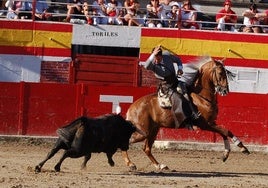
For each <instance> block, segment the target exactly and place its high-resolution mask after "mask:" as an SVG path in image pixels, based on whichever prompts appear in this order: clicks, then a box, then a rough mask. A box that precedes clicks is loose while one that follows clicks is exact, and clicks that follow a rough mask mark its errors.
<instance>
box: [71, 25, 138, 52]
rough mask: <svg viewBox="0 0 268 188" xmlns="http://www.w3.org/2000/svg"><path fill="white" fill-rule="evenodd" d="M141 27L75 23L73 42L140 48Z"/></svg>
mask: <svg viewBox="0 0 268 188" xmlns="http://www.w3.org/2000/svg"><path fill="white" fill-rule="evenodd" d="M140 40H141V27H128V26H113V25H97V26H91V25H78V24H77V25H74V26H73V38H72V44H78V45H90V46H110V47H127V48H139V47H140Z"/></svg>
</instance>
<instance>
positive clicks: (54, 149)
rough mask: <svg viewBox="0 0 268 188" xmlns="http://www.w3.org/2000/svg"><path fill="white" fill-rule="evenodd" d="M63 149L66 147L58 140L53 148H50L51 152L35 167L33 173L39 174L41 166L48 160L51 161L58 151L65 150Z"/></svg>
mask: <svg viewBox="0 0 268 188" xmlns="http://www.w3.org/2000/svg"><path fill="white" fill-rule="evenodd" d="M65 147H66V145H65V143H64V142H63V141H62V140H61V139H60V138H59V139H58V140H57V142H56V144H55V145H54V147H53V148H52V150H51V151H50V152H49V153H48V154H47V157H46V158H45V159H44V160H43V161H42V162H40V163H39V164H38V165H37V166H35V172H41V168H42V167H43V165H44V164H45V163H46V162H47V161H48V160H49V159H51V158H52V157H53V156H54V155H55V154H56V153H57V152H58V151H59V150H60V149H66V148H65Z"/></svg>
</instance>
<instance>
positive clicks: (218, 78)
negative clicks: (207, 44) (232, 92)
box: [200, 59, 234, 96]
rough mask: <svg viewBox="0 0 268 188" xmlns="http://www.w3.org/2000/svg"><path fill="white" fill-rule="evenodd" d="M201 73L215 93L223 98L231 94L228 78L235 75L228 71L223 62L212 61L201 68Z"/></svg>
mask: <svg viewBox="0 0 268 188" xmlns="http://www.w3.org/2000/svg"><path fill="white" fill-rule="evenodd" d="M200 73H201V74H202V75H203V76H202V77H203V79H208V80H209V83H210V88H211V89H212V90H213V91H215V92H216V93H218V94H219V95H221V96H225V95H227V94H228V93H229V85H228V77H231V76H234V75H233V74H232V73H231V72H230V71H228V70H226V68H225V66H224V62H223V60H213V59H210V61H209V62H206V63H204V64H203V65H202V66H201V70H200ZM207 89H208V88H207Z"/></svg>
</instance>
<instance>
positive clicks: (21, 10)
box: [2, 0, 268, 33]
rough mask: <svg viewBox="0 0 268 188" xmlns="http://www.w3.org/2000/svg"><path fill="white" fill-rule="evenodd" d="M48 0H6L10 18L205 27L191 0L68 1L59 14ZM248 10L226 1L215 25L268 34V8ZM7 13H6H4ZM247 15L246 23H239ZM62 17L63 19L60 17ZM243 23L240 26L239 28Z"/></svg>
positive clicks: (77, 22) (215, 26)
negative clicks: (237, 9) (238, 11)
mask: <svg viewBox="0 0 268 188" xmlns="http://www.w3.org/2000/svg"><path fill="white" fill-rule="evenodd" d="M47 3H48V2H47V1H46V0H18V1H16V0H6V2H5V10H6V12H5V17H6V18H7V19H34V20H47V21H48V20H54V21H55V19H58V20H60V21H64V22H70V23H76V24H89V25H98V24H111V25H128V26H140V27H141V26H142V27H158V28H161V27H170V28H182V29H202V21H203V20H201V19H198V13H200V12H198V11H197V10H196V9H195V8H194V6H193V5H192V2H191V0H182V1H181V0H178V1H172V0H148V3H147V4H146V7H144V8H142V7H141V5H140V3H139V2H138V0H123V2H122V3H121V2H119V1H118V0H94V1H93V3H89V2H88V1H87V0H66V3H62V5H63V6H65V8H66V11H65V13H64V14H61V16H59V15H58V14H56V13H55V11H54V10H52V7H53V6H51V5H50V4H49V5H48V4H47ZM248 4H249V5H248V9H246V7H245V11H244V12H243V13H242V15H237V14H236V12H235V11H234V10H233V9H232V2H231V0H225V1H224V3H223V7H222V9H220V10H219V11H218V12H216V13H215V20H214V27H213V28H212V29H214V30H219V31H240V32H252V33H264V32H266V31H265V29H264V28H265V27H266V25H268V23H267V20H268V19H267V17H268V10H267V11H264V12H261V11H259V10H258V8H257V4H255V3H254V2H253V1H251V2H249V3H248ZM2 14H3V12H2ZM238 16H243V19H244V20H243V23H240V24H239V23H238ZM60 17H61V18H62V19H60ZM238 26H239V27H238Z"/></svg>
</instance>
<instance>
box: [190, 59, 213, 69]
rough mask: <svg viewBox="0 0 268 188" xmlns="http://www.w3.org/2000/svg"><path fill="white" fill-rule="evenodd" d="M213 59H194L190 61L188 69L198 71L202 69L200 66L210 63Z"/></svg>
mask: <svg viewBox="0 0 268 188" xmlns="http://www.w3.org/2000/svg"><path fill="white" fill-rule="evenodd" d="M212 60H213V59H212V58H211V57H210V56H200V57H197V58H196V59H194V60H192V61H190V62H189V63H188V67H190V68H192V69H194V70H198V69H199V68H200V67H202V65H204V64H205V63H207V62H209V61H212Z"/></svg>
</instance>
